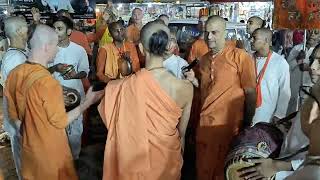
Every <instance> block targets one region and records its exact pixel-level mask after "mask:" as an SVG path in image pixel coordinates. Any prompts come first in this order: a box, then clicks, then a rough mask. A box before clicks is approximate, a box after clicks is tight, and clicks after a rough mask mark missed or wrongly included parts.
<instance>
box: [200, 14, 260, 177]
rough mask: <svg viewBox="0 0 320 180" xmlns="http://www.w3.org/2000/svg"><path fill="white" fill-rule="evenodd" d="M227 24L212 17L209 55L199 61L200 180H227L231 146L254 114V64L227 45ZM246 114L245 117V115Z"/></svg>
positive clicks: (242, 52)
mask: <svg viewBox="0 0 320 180" xmlns="http://www.w3.org/2000/svg"><path fill="white" fill-rule="evenodd" d="M225 34H226V21H225V20H224V19H223V18H221V17H219V16H211V17H210V18H209V19H208V21H207V23H206V32H205V39H206V42H207V44H208V47H209V50H210V51H209V52H208V53H207V54H206V55H204V56H203V57H202V58H201V59H200V91H201V104H202V109H201V114H200V123H199V125H198V128H197V132H196V159H197V160H196V165H197V179H201V180H219V179H221V180H222V179H224V168H223V167H224V166H223V164H224V162H225V157H226V155H227V153H228V151H229V144H230V143H231V140H232V139H233V137H234V136H235V135H237V134H238V132H239V131H240V129H241V127H242V126H243V123H244V121H243V120H246V121H249V122H250V121H251V120H252V117H253V115H254V111H255V100H256V93H255V87H256V75H255V72H254V61H253V60H252V58H251V56H250V55H249V54H247V53H246V52H245V51H243V50H240V49H237V48H235V46H234V45H233V44H228V43H226V40H225ZM245 111H246V113H245V114H244V112H245Z"/></svg>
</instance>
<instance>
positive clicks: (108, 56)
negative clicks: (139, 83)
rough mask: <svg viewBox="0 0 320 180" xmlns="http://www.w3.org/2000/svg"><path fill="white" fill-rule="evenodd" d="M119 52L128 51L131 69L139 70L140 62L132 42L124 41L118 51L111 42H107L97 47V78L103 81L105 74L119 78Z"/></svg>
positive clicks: (112, 77)
mask: <svg viewBox="0 0 320 180" xmlns="http://www.w3.org/2000/svg"><path fill="white" fill-rule="evenodd" d="M120 52H128V53H129V55H130V59H131V63H132V68H133V71H134V72H137V71H139V69H140V63H139V58H138V53H137V49H136V47H135V45H134V44H133V43H130V42H125V43H124V44H123V47H122V48H120V51H119V49H118V48H117V47H116V46H115V45H114V44H113V43H109V44H105V45H104V46H103V47H102V48H100V49H99V53H98V59H97V76H98V78H99V80H101V81H104V79H105V76H107V77H108V78H111V79H117V78H119V76H120V74H119V66H118V59H119V58H120Z"/></svg>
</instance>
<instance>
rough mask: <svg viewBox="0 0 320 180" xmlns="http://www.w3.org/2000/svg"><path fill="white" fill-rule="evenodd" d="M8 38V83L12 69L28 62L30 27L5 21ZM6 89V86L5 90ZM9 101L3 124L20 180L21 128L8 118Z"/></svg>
mask: <svg viewBox="0 0 320 180" xmlns="http://www.w3.org/2000/svg"><path fill="white" fill-rule="evenodd" d="M5 32H6V36H7V37H8V38H9V40H10V47H9V49H8V50H7V52H6V54H5V55H4V57H3V60H2V65H1V75H2V80H3V82H5V81H6V79H7V77H8V75H9V73H10V72H11V70H12V69H14V68H15V67H17V66H18V65H20V64H22V63H24V62H25V61H26V60H27V51H26V50H25V49H26V44H27V40H28V26H27V22H26V21H25V20H24V19H23V18H20V17H9V18H8V19H6V21H5ZM5 88H6V87H5V86H4V89H5ZM7 109H8V105H7V99H6V97H4V99H3V112H4V117H3V120H4V122H3V124H4V130H5V131H6V132H8V134H9V136H10V141H11V148H12V153H13V160H14V162H15V166H16V170H17V174H18V177H19V179H21V172H20V170H21V163H20V161H21V159H20V158H21V156H20V149H21V147H20V143H19V141H20V133H19V127H16V125H15V124H14V123H13V122H12V121H11V120H10V118H9V116H8V111H7Z"/></svg>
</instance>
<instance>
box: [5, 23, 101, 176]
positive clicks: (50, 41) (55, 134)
mask: <svg viewBox="0 0 320 180" xmlns="http://www.w3.org/2000/svg"><path fill="white" fill-rule="evenodd" d="M30 44H31V54H30V56H29V59H28V60H27V62H26V63H24V64H21V65H19V66H17V67H16V68H15V69H14V70H12V71H11V73H10V74H9V76H8V78H7V81H6V89H5V96H6V98H7V100H8V112H9V117H10V119H11V120H12V121H13V122H14V123H15V124H16V126H17V128H19V127H20V132H21V136H22V137H21V138H22V141H21V146H22V149H21V157H22V159H21V164H22V179H24V180H38V179H47V180H65V179H68V180H77V179H78V177H77V175H76V171H75V168H74V164H73V158H72V155H71V150H70V147H69V143H68V138H67V135H66V132H65V128H66V126H67V125H68V124H69V123H71V122H72V121H73V120H75V119H77V117H78V116H80V114H81V113H82V112H83V111H84V110H85V109H86V108H88V107H89V106H90V105H91V104H93V103H95V102H97V101H98V100H99V99H100V98H101V96H102V94H103V92H94V93H93V92H92V90H89V92H88V94H87V96H86V100H85V101H84V102H83V104H81V105H80V106H78V107H77V108H75V109H74V110H72V111H69V112H68V113H66V111H65V107H64V102H63V93H62V88H61V86H60V84H59V82H58V81H56V80H55V79H54V78H53V77H52V76H51V74H50V72H49V71H48V70H47V68H46V67H47V65H48V63H49V62H51V61H52V59H53V58H54V57H55V55H56V53H57V51H58V47H57V44H58V35H57V34H56V33H55V32H54V30H53V29H52V28H50V27H48V26H46V25H38V26H37V27H36V29H35V32H34V34H33V36H32V38H31V41H30Z"/></svg>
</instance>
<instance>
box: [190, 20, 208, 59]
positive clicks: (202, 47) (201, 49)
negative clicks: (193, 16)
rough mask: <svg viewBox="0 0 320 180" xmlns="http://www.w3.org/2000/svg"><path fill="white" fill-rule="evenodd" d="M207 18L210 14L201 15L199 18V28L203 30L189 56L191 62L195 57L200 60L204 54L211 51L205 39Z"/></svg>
mask: <svg viewBox="0 0 320 180" xmlns="http://www.w3.org/2000/svg"><path fill="white" fill-rule="evenodd" d="M207 20H208V16H201V17H200V18H199V24H198V28H199V30H200V31H201V33H200V36H199V37H198V39H197V40H196V41H195V42H194V43H193V44H192V46H191V49H190V53H189V56H188V62H189V63H191V62H192V61H194V60H195V59H198V60H199V59H200V58H201V57H202V56H203V55H205V54H206V53H207V52H209V48H208V45H207V43H206V42H205V40H204V31H205V24H206V21H207Z"/></svg>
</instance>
